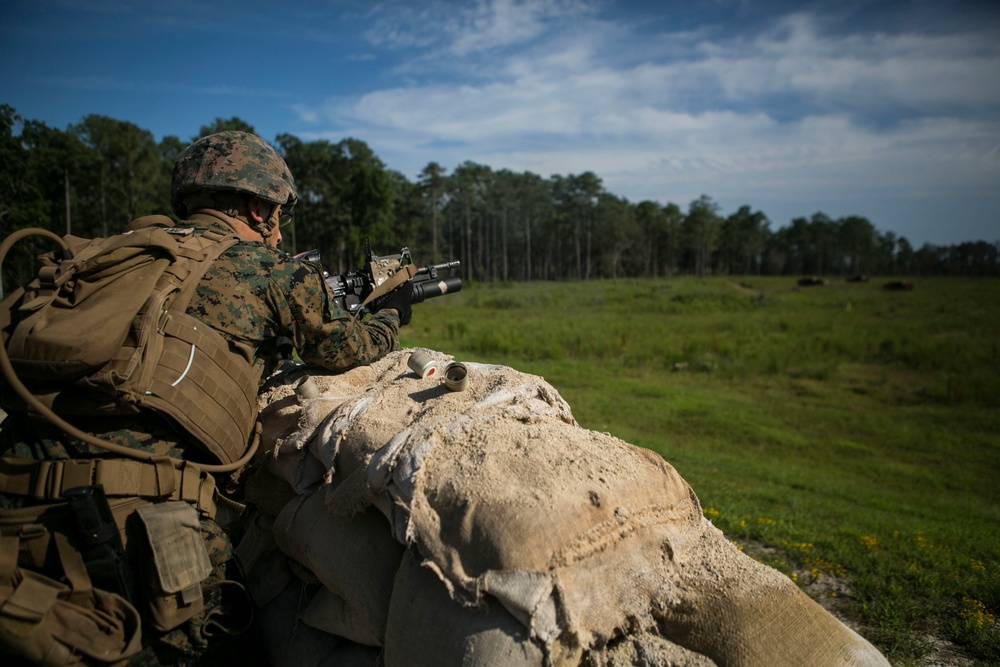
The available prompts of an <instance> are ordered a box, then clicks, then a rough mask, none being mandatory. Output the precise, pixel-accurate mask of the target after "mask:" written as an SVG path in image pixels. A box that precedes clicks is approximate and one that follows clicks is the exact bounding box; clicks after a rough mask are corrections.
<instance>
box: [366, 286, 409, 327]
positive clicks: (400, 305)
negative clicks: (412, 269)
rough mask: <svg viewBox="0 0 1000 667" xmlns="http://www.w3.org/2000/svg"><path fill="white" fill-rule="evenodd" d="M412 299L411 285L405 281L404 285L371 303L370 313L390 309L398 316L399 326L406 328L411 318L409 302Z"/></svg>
mask: <svg viewBox="0 0 1000 667" xmlns="http://www.w3.org/2000/svg"><path fill="white" fill-rule="evenodd" d="M412 299H413V284H412V283H411V282H410V281H409V280H407V281H406V282H405V283H403V284H402V285H400V286H399V287H397V288H396V289H394V290H392V291H391V292H389V293H388V294H386V295H385V296H380V297H379V298H377V299H375V301H374V302H373V303H372V305H373V306H374V308H373V309H372V312H376V313H377V312H379V311H380V310H387V309H392V310H395V311H396V313H397V314H398V315H399V324H400V326H406V325H407V324H409V323H410V318H411V317H413V308H412V305H411V301H412Z"/></svg>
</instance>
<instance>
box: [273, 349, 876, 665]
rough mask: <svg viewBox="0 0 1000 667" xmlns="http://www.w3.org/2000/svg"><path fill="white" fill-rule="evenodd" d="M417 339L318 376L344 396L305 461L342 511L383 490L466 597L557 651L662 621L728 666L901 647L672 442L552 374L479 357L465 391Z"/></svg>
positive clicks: (397, 521)
mask: <svg viewBox="0 0 1000 667" xmlns="http://www.w3.org/2000/svg"><path fill="white" fill-rule="evenodd" d="M432 354H434V355H437V356H438V357H439V358H440V357H443V355H440V353H432ZM408 356H409V352H408V351H401V352H398V353H394V354H391V355H389V356H388V357H386V358H385V359H383V360H382V361H380V362H378V363H377V364H374V365H372V366H370V367H366V368H365V369H363V373H361V374H359V375H358V376H354V377H352V374H353V373H354V371H350V372H348V373H345V374H343V375H341V376H336V377H332V378H329V379H326V378H320V377H315V379H316V380H317V383H318V384H320V386H321V387H323V388H324V391H325V393H328V394H329V395H332V396H340V397H345V398H344V400H343V403H342V404H341V405H339V406H338V407H337V408H336V409H335V410H333V411H332V412H330V414H329V415H328V417H327V418H326V420H325V421H324V422H323V423H322V424H321V426H320V427H319V428H318V429H317V430H316V432H315V434H314V435H313V438H312V439H311V440H309V442H308V445H307V446H306V447H305V448H304V451H307V452H308V454H309V455H308V456H306V457H303V459H302V461H303V463H301V464H300V465H305V466H314V465H315V463H316V462H320V463H323V465H328V466H329V468H328V470H327V475H326V482H327V483H326V484H325V485H324V486H323V487H322V489H321V491H322V493H323V495H324V496H325V498H326V502H327V508H328V512H327V513H328V514H329V515H330V516H333V517H340V518H345V519H346V518H349V517H351V516H353V515H354V514H355V513H357V512H359V511H362V510H364V511H367V512H369V513H371V512H372V508H375V509H376V510H377V512H378V513H380V514H382V515H384V516H385V517H386V519H388V527H389V529H390V530H391V534H392V535H393V536H394V537H395V539H396V540H397V541H398V542H399V543H400V544H406V545H408V546H409V548H410V549H411V550H413V551H414V552H415V553H418V554H419V555H420V558H421V559H422V561H423V565H424V569H422V570H421V572H422V573H423V574H424V575H426V574H427V573H428V572H430V573H433V574H434V575H436V577H437V579H438V580H439V581H440V591H441V592H443V593H445V594H447V595H448V596H449V597H450V598H451V599H452V600H454V601H456V602H458V603H462V604H465V605H472V606H477V605H482V604H486V605H487V606H489V608H491V609H492V608H493V606H495V603H496V602H499V603H500V604H501V605H502V606H503V608H504V609H505V610H506V611H507V612H508V613H509V614H510V616H511V617H513V618H514V619H516V620H517V621H518V622H519V623H520V624H521V625H522V627H524V628H525V629H526V630H527V631H528V636H529V637H530V638H531V639H532V641H533V643H534V645H535V646H537V647H540V648H541V649H542V650H543V654H544V657H545V659H546V660H548V661H551V663H552V664H577V663H578V662H579V661H580V659H581V658H583V659H588V660H589V659H590V658H595V659H596V658H597V656H600V655H602V652H604V651H605V650H606V649H607V647H609V646H615V645H618V646H621V645H623V642H624V641H625V640H626V638H628V637H630V636H633V637H634V636H643V635H659V636H661V637H663V638H664V639H666V640H668V641H669V642H673V643H676V644H678V645H680V646H682V647H684V648H686V649H689V650H690V651H694V652H696V653H698V654H701V655H704V656H708V657H709V658H711V659H712V660H714V661H715V662H716V663H717V664H718V665H719V666H720V667H722V666H730V665H747V666H750V665H766V667H786V666H787V667H792V666H795V667H798V666H799V665H803V664H808V665H814V666H816V667H834V666H838V667H839V666H842V665H871V666H872V667H875V666H879V667H882V666H885V665H888V663H887V662H886V661H885V659H884V658H883V657H882V656H881V655H880V654H879V653H878V652H877V651H876V650H875V649H874V648H873V647H871V645H870V644H868V643H867V642H865V641H864V640H863V639H861V638H860V637H858V636H857V635H856V634H855V633H853V632H852V631H850V630H849V629H848V628H846V626H844V625H843V624H841V623H840V622H839V621H837V620H836V619H835V618H834V617H833V616H832V615H830V614H829V613H827V612H826V611H825V610H823V609H822V608H820V607H819V605H817V604H815V603H813V602H812V601H811V600H809V599H808V597H807V596H806V595H805V594H804V593H802V592H801V591H800V590H799V589H798V588H797V587H796V586H795V585H794V584H793V583H792V582H791V581H790V580H789V579H788V578H787V577H784V576H783V575H781V574H780V573H778V572H777V571H775V570H773V569H771V568H768V567H766V566H763V565H761V564H759V563H757V562H756V561H753V560H752V559H751V558H749V557H748V556H746V555H744V554H742V553H741V552H739V551H737V550H736V549H735V547H733V545H732V544H731V543H729V541H728V540H727V539H726V538H725V537H724V536H723V535H722V533H721V532H719V531H718V530H716V529H715V528H714V527H713V526H712V525H711V523H710V522H708V521H707V520H706V519H705V518H704V517H703V516H702V513H701V508H700V506H699V503H698V499H697V497H696V496H695V494H694V492H693V491H692V490H691V488H690V487H689V486H688V485H687V483H686V482H684V480H683V479H682V478H681V477H680V476H679V475H678V473H677V471H676V470H674V468H673V467H671V466H670V465H669V464H667V463H666V462H664V461H663V459H662V458H661V457H659V456H658V455H656V454H655V453H653V452H651V451H649V450H646V449H642V448H639V447H635V446H633V445H630V444H629V443H626V442H624V441H622V440H620V439H617V438H615V437H613V436H611V435H608V434H604V433H597V432H593V431H589V430H586V429H583V428H581V427H580V426H579V425H578V424H577V423H576V421H575V420H574V419H573V416H572V413H571V411H570V408H569V406H568V405H567V404H566V403H565V401H563V400H562V398H561V397H560V396H559V394H558V392H556V391H555V389H554V388H552V387H551V386H550V385H548V384H547V383H546V382H545V381H544V380H543V379H542V378H539V377H537V376H532V375H527V374H524V373H520V372H517V371H514V370H512V369H509V368H506V367H501V366H487V365H483V364H475V363H466V367H467V368H468V371H469V375H468V385H467V388H466V389H465V390H464V391H461V392H452V391H448V390H447V389H446V388H444V387H443V386H442V385H441V384H440V383H438V384H435V383H434V382H428V381H426V380H423V379H421V378H418V377H417V376H416V375H415V374H413V373H412V372H410V371H409V370H408V368H407V367H406V359H407V357H408ZM440 360H441V361H442V362H444V361H448V359H447V358H443V359H440ZM359 370H360V369H359ZM359 378H361V379H363V380H364V382H361V381H360V380H359ZM365 382H366V383H367V384H365ZM352 391H353V392H354V393H353V394H352ZM274 398H280V396H275V397H274ZM307 459H308V462H307ZM296 474H299V473H296ZM318 497H319V493H318V492H317V493H315V494H313V495H312V496H311V503H312V504H311V505H310V511H319V508H318V507H317V506H316V504H315V503H316V498H318ZM386 528H387V526H386V525H385V524H383V525H382V526H381V529H382V530H386ZM304 532H308V531H304ZM324 539H327V540H328V541H329V542H330V543H331V544H341V545H342V544H343V542H341V541H339V540H338V539H333V536H332V535H331V536H329V537H327V538H324ZM279 542H281V538H280V537H279ZM312 548H313V549H318V548H319V547H318V546H315V547H312ZM357 557H359V558H363V555H361V554H360V553H359V554H357ZM312 566H314V565H312ZM343 566H345V567H346V566H347V564H346V563H344V564H343ZM327 576H328V575H327ZM424 578H425V579H426V576H425V577H424ZM324 583H325V582H324ZM396 585H397V586H398V585H399V581H398V580H397V584H396ZM328 588H330V586H328ZM331 590H334V589H333V588H331ZM334 592H337V593H338V594H340V592H339V591H336V590H334ZM344 597H345V599H348V598H347V597H346V596H344ZM395 597H396V593H395V592H393V599H394V600H395ZM394 604H395V603H394ZM391 623H392V622H391V621H390V624H391ZM428 631H430V630H428ZM393 632H395V630H394V629H393V628H387V629H386V633H387V634H386V637H387V640H386V641H387V642H388V641H389V639H388V637H389V636H391V635H392V633H393ZM440 632H445V630H441V631H440ZM448 632H457V633H458V634H459V636H455V637H450V638H449V639H448V641H449V642H452V644H448V645H463V646H464V644H463V642H465V641H466V637H464V636H462V632H464V631H462V630H460V629H452V630H448ZM434 639H438V638H437V637H434ZM425 641H427V642H430V641H431V639H430V638H428V639H426V640H425ZM449 650H451V649H449ZM456 650H457V649H456ZM387 655H389V653H388V646H387ZM394 655H396V656H398V657H399V659H402V655H401V654H394ZM455 655H457V653H455ZM463 655H464V654H463ZM456 659H457V658H456ZM464 660H465V658H461V659H459V660H458V662H453V663H439V664H463V661H464ZM386 664H387V665H390V666H391V665H393V664H394V663H393V662H392V661H389V660H387V663H386ZM395 664H407V663H404V662H401V663H395Z"/></svg>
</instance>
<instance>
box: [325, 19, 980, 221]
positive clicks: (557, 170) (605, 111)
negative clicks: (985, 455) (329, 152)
mask: <svg viewBox="0 0 1000 667" xmlns="http://www.w3.org/2000/svg"><path fill="white" fill-rule="evenodd" d="M553 8H555V9H557V10H559V11H566V12H568V15H569V17H570V18H572V19H578V20H575V21H574V22H572V23H573V26H572V29H566V30H562V29H561V28H560V26H563V25H565V23H568V22H569V21H567V22H565V23H564V22H560V21H553V20H552V19H553V18H554V17H555V14H554V13H553ZM417 11H418V10H413V14H412V16H410V17H409V18H407V21H413V20H415V17H416V15H417V14H416V12H417ZM419 11H420V12H423V13H421V15H420V16H421V19H426V18H427V17H428V16H429V14H427V12H428V11H430V10H425V9H422V10H419ZM588 11H589V10H588V7H587V6H586V5H584V4H581V3H574V2H568V3H556V4H553V3H546V2H542V1H541V0H525V1H522V2H518V1H516V0H496V1H494V2H477V3H475V4H474V5H472V6H471V7H470V8H469V9H468V10H463V11H456V12H455V15H452V16H447V17H445V16H439V18H440V21H439V22H438V23H430V24H425V25H424V27H425V28H426V29H427V33H431V34H433V35H434V38H433V39H432V38H430V37H424V38H423V39H425V43H427V44H432V43H433V44H434V48H433V49H430V50H429V51H428V52H427V54H426V55H427V57H428V58H431V59H432V60H431V61H429V62H433V66H434V68H435V70H434V71H437V72H439V73H440V72H442V71H444V72H446V73H447V75H442V74H438V75H437V76H436V77H434V78H433V79H429V80H428V82H426V83H411V84H408V85H394V86H392V87H386V88H383V89H378V90H373V91H371V92H368V93H367V94H364V95H362V96H361V97H359V98H356V99H354V100H353V101H352V100H337V103H336V104H334V105H331V106H330V107H329V108H328V109H327V110H326V112H327V114H328V117H329V118H330V119H331V120H332V121H335V122H336V123H338V124H339V125H341V126H343V125H346V126H348V128H349V133H350V134H352V135H353V136H362V137H364V138H365V140H366V141H368V142H369V143H370V144H371V145H372V146H373V147H374V148H375V150H376V152H378V153H379V155H380V156H382V157H383V159H384V160H385V161H386V163H387V164H389V165H390V166H392V167H393V168H395V169H399V170H400V171H402V172H403V173H404V174H407V175H408V176H410V177H414V176H415V175H416V174H417V173H418V172H419V170H420V169H422V168H423V167H424V166H425V165H426V164H427V163H428V162H430V161H436V162H439V163H440V164H442V165H445V166H446V167H447V168H453V167H455V166H457V165H458V164H460V163H461V162H463V161H465V160H472V161H475V162H479V163H482V164H486V165H488V166H490V167H492V168H494V169H501V168H506V169H511V170H513V171H532V172H534V173H538V174H540V175H542V176H549V175H552V174H570V173H581V172H583V171H593V172H595V173H596V174H598V175H599V176H601V177H602V179H603V180H604V183H605V186H606V187H607V188H608V189H609V190H610V191H612V192H614V193H615V194H619V195H622V196H625V197H628V198H630V199H632V200H633V201H638V200H641V199H659V200H661V201H666V200H669V201H674V202H677V203H681V204H686V203H687V202H689V201H691V200H692V199H695V198H697V197H698V196H699V195H701V194H704V193H707V194H710V195H712V196H715V197H717V198H718V199H719V200H720V201H724V202H726V203H727V204H728V205H731V206H733V207H735V206H738V205H742V204H751V205H754V206H762V205H763V203H765V202H785V204H784V206H785V208H786V209H787V207H788V205H789V202H791V203H792V205H795V204H801V205H802V206H804V207H805V208H804V210H800V211H799V212H798V214H799V215H809V214H811V213H812V212H813V211H812V210H810V208H811V207H810V206H809V205H808V204H807V203H806V202H823V201H839V202H845V205H846V206H855V205H856V206H859V207H860V205H861V203H863V202H864V201H867V202H869V205H872V202H876V203H877V202H881V201H882V198H899V199H900V200H907V201H913V200H914V199H915V198H920V197H932V196H936V194H937V193H941V192H943V191H944V190H950V191H951V192H962V191H976V192H979V193H980V194H981V195H982V196H986V197H990V196H992V197H993V198H994V199H996V198H997V196H998V195H997V194H996V188H995V184H996V183H997V182H1000V157H998V154H1000V149H998V145H1000V121H998V120H996V110H997V108H998V107H1000V86H998V85H997V84H996V82H997V81H1000V48H998V47H997V46H995V45H994V44H993V43H992V42H991V41H989V40H987V39H985V38H983V37H982V36H979V35H965V36H948V35H944V36H942V35H936V36H929V35H919V34H900V35H892V36H891V35H886V34H867V35H862V34H853V35H850V34H848V35H840V36H833V35H829V34H825V33H824V32H823V31H822V30H821V26H822V23H821V22H820V21H818V20H817V19H816V18H814V17H810V16H808V15H805V14H796V15H793V16H789V17H786V18H785V19H784V20H782V21H780V22H779V23H777V24H775V25H774V26H773V28H772V29H770V30H767V31H765V32H764V33H762V34H760V35H758V36H756V37H752V38H743V37H737V38H732V39H728V40H720V39H716V40H715V41H707V40H706V39H705V38H704V37H703V38H701V39H700V41H699V40H698V39H693V34H692V33H683V34H679V35H671V34H663V35H661V36H660V40H659V42H658V43H657V44H656V45H655V46H650V43H649V40H648V39H647V40H646V41H644V42H642V43H639V42H638V41H636V42H635V43H633V42H630V41H629V40H628V39H619V37H620V36H621V34H622V32H623V24H618V23H609V22H607V21H603V20H601V19H600V17H599V16H598V15H597V14H595V13H593V12H590V13H588ZM385 34H387V35H390V36H391V40H392V41H393V44H394V45H402V44H406V45H409V46H414V45H417V44H418V43H419V40H418V39H417V37H414V36H413V33H410V32H406V31H396V32H392V31H389V32H387V33H385ZM529 43H530V46H529ZM511 45H515V46H516V47H517V48H506V47H509V46H511ZM475 50H479V51H489V53H490V57H489V59H487V60H484V61H483V64H482V65H481V69H478V70H474V71H471V76H470V69H469V68H470V67H473V66H474V62H473V61H470V60H466V59H460V60H462V62H460V63H458V62H455V63H452V62H450V61H449V60H448V59H449V58H450V59H455V55H456V54H466V53H470V52H472V51H475ZM657 50H658V51H660V52H661V53H669V54H671V57H670V58H666V57H660V58H653V57H651V56H649V54H650V53H651V52H654V51H657ZM442 54H448V55H442ZM428 71H430V70H428ZM980 109H986V110H987V113H986V114H983V115H982V116H981V117H978V118H977V115H976V112H977V111H978V110H980ZM949 114H951V115H949ZM956 114H957V115H956ZM878 192H881V194H876V193H878ZM991 192H992V193H993V194H992V195H991V194H990V193H991ZM983 193H985V194H983ZM757 202H761V203H757ZM848 212H858V211H857V209H855V210H852V211H848ZM831 214H836V212H835V211H831ZM779 222H787V220H779Z"/></svg>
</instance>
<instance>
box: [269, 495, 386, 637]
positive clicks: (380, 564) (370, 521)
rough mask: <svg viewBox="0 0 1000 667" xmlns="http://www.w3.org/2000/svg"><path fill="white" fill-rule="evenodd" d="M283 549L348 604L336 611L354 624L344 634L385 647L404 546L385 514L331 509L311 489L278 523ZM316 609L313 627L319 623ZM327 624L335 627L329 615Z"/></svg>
mask: <svg viewBox="0 0 1000 667" xmlns="http://www.w3.org/2000/svg"><path fill="white" fill-rule="evenodd" d="M273 530H274V536H275V538H276V541H277V543H278V546H279V547H280V548H281V550H282V551H283V552H284V553H285V554H287V555H288V556H289V557H290V558H293V559H294V560H295V561H297V562H299V563H301V564H302V565H304V566H305V567H307V568H308V569H309V570H310V571H311V572H312V573H313V574H314V575H315V576H316V578H317V579H318V580H319V581H320V582H322V584H323V586H324V587H325V588H326V589H327V590H328V591H330V592H331V593H334V594H335V595H336V596H337V598H338V599H339V600H342V601H343V602H344V605H343V607H341V608H339V609H336V610H335V613H337V614H340V615H342V616H346V617H349V618H347V619H346V620H344V621H342V622H341V623H340V625H341V627H343V628H355V629H356V632H354V633H344V634H343V636H346V637H348V638H351V639H354V640H356V641H357V640H362V639H364V643H370V644H373V645H380V644H381V643H382V640H383V638H384V636H385V626H386V618H387V616H388V614H389V597H390V595H391V593H392V580H393V577H394V576H395V573H396V570H397V568H398V567H399V561H400V558H402V555H403V551H404V548H403V546H402V545H401V544H399V543H398V542H397V541H395V540H394V539H393V538H392V535H391V534H390V532H389V530H388V524H387V523H386V521H385V519H384V518H383V517H382V515H381V514H379V513H378V512H376V511H374V510H372V509H369V510H368V511H365V512H361V513H359V514H357V515H356V516H353V517H342V516H336V515H334V514H332V513H330V512H327V511H326V504H325V499H324V495H323V494H322V493H319V492H317V493H311V494H309V495H306V496H302V497H301V498H300V499H299V500H298V501H293V502H291V503H289V504H288V505H286V506H285V508H284V509H283V510H282V511H281V513H280V514H279V515H278V517H277V519H276V520H275V522H274V527H273ZM318 613H322V612H320V611H318V610H314V615H313V616H312V619H313V621H312V625H313V626H316V625H318V624H320V623H319V622H317V621H316V620H315V619H316V616H315V614H318ZM328 622H329V625H328V626H327V627H335V625H336V624H337V619H336V618H335V617H330V618H329V619H328Z"/></svg>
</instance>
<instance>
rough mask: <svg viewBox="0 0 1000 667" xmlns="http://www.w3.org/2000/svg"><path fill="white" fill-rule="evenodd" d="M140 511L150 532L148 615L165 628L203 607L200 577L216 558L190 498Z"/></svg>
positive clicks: (141, 520) (146, 582)
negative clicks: (210, 558) (207, 544)
mask: <svg viewBox="0 0 1000 667" xmlns="http://www.w3.org/2000/svg"><path fill="white" fill-rule="evenodd" d="M136 516H137V517H138V520H139V523H140V524H141V525H142V528H143V530H144V532H145V535H146V538H147V539H146V540H143V552H144V553H143V556H142V559H141V560H142V563H141V568H142V570H143V574H142V577H143V582H144V588H145V594H146V599H147V611H148V612H149V621H150V624H151V625H152V627H154V628H156V629H157V630H160V631H163V632H165V631H167V630H172V629H174V628H176V627H177V626H179V625H181V624H182V623H184V622H185V621H188V620H189V619H191V618H193V617H195V616H197V615H198V614H200V613H201V612H202V611H203V610H204V602H203V600H202V589H201V582H202V581H204V580H205V579H206V578H207V577H208V575H209V574H210V573H211V571H212V564H211V562H210V560H209V557H208V548H207V547H206V545H205V540H204V538H203V537H202V535H201V524H200V521H199V518H198V511H197V510H195V509H194V508H193V507H191V506H190V505H188V504H187V503H185V502H181V501H170V502H165V503H158V504H154V505H145V506H143V507H140V508H139V509H138V510H136Z"/></svg>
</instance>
